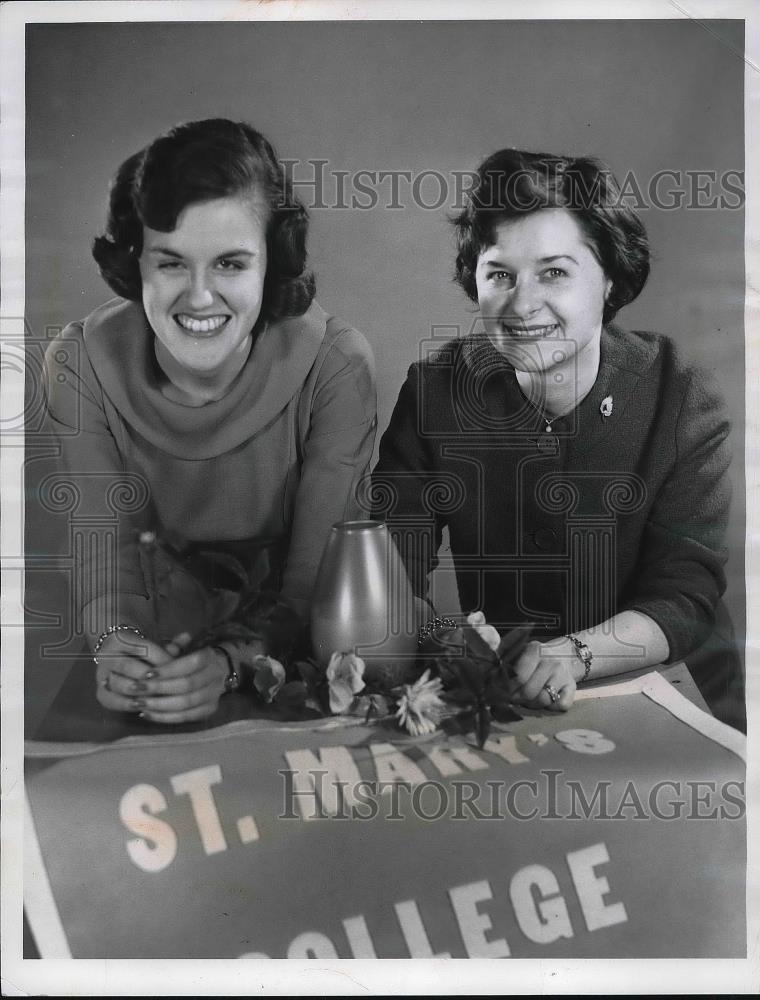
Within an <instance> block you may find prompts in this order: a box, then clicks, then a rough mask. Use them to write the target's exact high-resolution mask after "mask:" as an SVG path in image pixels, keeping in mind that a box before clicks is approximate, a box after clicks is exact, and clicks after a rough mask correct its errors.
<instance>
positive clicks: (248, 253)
mask: <svg viewBox="0 0 760 1000" xmlns="http://www.w3.org/2000/svg"><path fill="white" fill-rule="evenodd" d="M148 253H160V254H164V255H165V256H167V257H176V258H177V259H178V260H181V259H182V254H181V253H177V251H176V250H170V249H169V248H168V247H151V248H150V249H149V250H148ZM255 256H256V254H255V253H254V252H253V251H252V250H245V249H243V248H242V247H236V248H235V249H234V250H223V251H222V252H221V253H218V254H216V256H215V258H214V259H215V260H220V259H221V258H222V257H255Z"/></svg>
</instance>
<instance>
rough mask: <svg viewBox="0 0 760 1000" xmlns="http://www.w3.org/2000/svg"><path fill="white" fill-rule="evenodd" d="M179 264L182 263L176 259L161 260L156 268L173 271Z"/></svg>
mask: <svg viewBox="0 0 760 1000" xmlns="http://www.w3.org/2000/svg"><path fill="white" fill-rule="evenodd" d="M181 266H182V265H181V263H180V261H178V260H162V261H161V263H160V264H159V265H158V269H159V271H174V270H176V269H177V268H178V267H181Z"/></svg>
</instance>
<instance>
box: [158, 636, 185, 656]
mask: <svg viewBox="0 0 760 1000" xmlns="http://www.w3.org/2000/svg"><path fill="white" fill-rule="evenodd" d="M190 639H191V636H190V633H189V632H180V633H179V635H175V636H174V638H173V639H170V640H169V642H167V643H166V645H165V646H164V649H165V650H166V652H167V653H168V654H169V655H170V656H179V654H180V653H181V652H182V650H183V649H184V648H185V646H187V644H188V643H189V642H190Z"/></svg>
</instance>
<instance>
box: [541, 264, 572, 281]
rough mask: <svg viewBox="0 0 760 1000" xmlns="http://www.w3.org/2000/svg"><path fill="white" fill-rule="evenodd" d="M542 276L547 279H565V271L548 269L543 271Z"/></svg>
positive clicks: (556, 268) (553, 268)
mask: <svg viewBox="0 0 760 1000" xmlns="http://www.w3.org/2000/svg"><path fill="white" fill-rule="evenodd" d="M544 276H545V277H547V278H550V279H552V278H566V277H567V271H565V270H564V269H563V268H561V267H549V268H547V269H546V270H545V271H544Z"/></svg>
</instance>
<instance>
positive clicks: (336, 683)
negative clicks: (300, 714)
mask: <svg viewBox="0 0 760 1000" xmlns="http://www.w3.org/2000/svg"><path fill="white" fill-rule="evenodd" d="M363 677H364V660H362V659H361V657H359V656H355V655H354V654H353V653H333V655H332V656H331V657H330V662H329V663H328V664H327V684H328V688H329V691H330V711H331V712H333V713H334V714H335V715H340V714H341V713H343V712H346V711H348V708H349V706H350V705H351V702H352V701H353V700H354V695H357V694H358V693H359V692H360V691H363V690H364V680H363Z"/></svg>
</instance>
